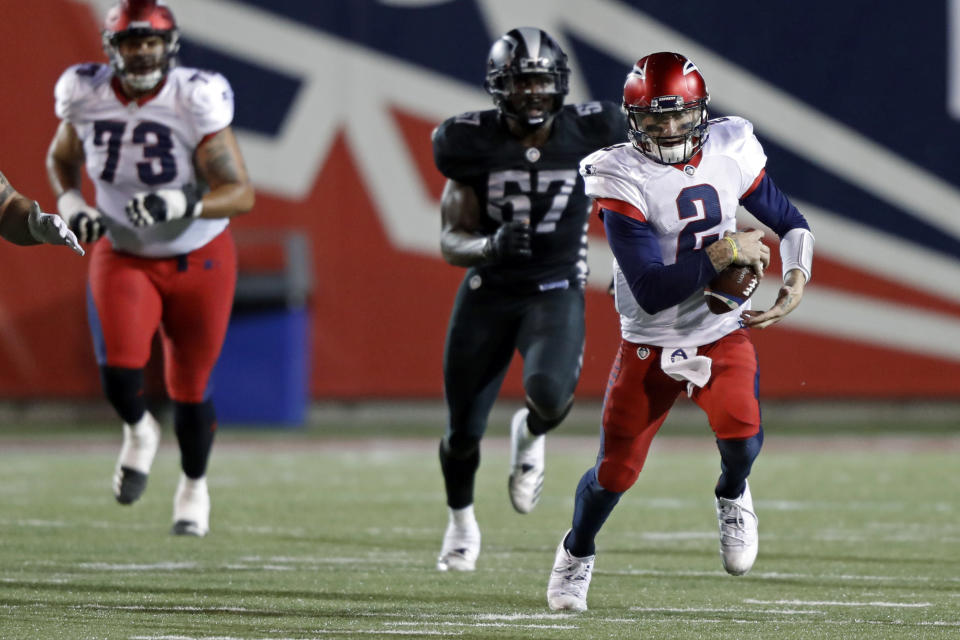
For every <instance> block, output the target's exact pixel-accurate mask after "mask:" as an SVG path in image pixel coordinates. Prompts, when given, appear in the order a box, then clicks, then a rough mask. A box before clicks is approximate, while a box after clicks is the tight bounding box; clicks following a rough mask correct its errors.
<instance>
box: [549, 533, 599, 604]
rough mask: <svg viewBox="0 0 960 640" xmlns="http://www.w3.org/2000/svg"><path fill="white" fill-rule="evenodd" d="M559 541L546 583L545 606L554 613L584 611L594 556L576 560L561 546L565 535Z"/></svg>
mask: <svg viewBox="0 0 960 640" xmlns="http://www.w3.org/2000/svg"><path fill="white" fill-rule="evenodd" d="M569 533H570V532H569V531H567V533H565V534H563V538H561V539H560V546H558V547H557V555H556V558H554V561H553V571H551V572H550V581H549V582H547V605H548V606H549V607H550V608H551V609H553V610H554V611H561V610H568V611H586V610H587V589H589V588H590V578H591V577H592V576H593V561H594V558H596V556H595V555H594V556H587V557H585V558H578V557H576V556H572V555H570V552H569V551H567V549H566V548H565V547H564V546H563V541H564V540H566V539H567V534H569Z"/></svg>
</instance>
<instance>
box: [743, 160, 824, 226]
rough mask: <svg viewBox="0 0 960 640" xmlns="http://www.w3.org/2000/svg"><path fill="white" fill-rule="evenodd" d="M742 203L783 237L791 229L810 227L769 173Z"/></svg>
mask: <svg viewBox="0 0 960 640" xmlns="http://www.w3.org/2000/svg"><path fill="white" fill-rule="evenodd" d="M740 204H742V205H743V206H744V208H745V209H746V210H747V211H749V212H750V213H752V214H753V215H754V217H755V218H756V219H757V220H759V221H760V222H762V223H763V224H765V225H767V226H768V227H770V228H771V229H773V232H774V233H776V234H777V235H778V236H780V237H781V238H782V237H783V236H784V235H786V233H787V231H790V230H791V229H796V228H801V229H807V230H809V229H810V225H809V224H807V219H806V218H804V217H803V214H802V213H800V212H799V211H798V210H797V208H796V207H795V206H793V204H791V202H790V201H789V200H787V196H785V195H784V194H783V192H782V191H780V189H779V188H778V187H777V185H775V184H774V183H773V179H772V178H770V176H769V174H764V175H763V178H761V180H760V184H758V185H757V188H756V189H754V190H753V191H752V192H751V193H750V195H748V196H747V197H746V198H743V199H742V200H741V201H740Z"/></svg>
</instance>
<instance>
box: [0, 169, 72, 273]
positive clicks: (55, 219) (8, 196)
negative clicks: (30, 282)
mask: <svg viewBox="0 0 960 640" xmlns="http://www.w3.org/2000/svg"><path fill="white" fill-rule="evenodd" d="M0 236H3V237H4V238H5V239H7V240H9V241H10V242H12V243H13V244H19V245H34V244H43V243H49V244H62V245H66V246H68V247H70V248H71V249H73V250H74V251H76V252H77V253H79V254H80V255H83V249H81V248H80V245H79V244H78V243H77V238H76V237H75V236H74V235H73V233H71V232H70V230H69V229H67V225H66V223H64V221H63V220H61V219H60V217H59V216H56V215H53V214H50V213H43V212H42V211H40V205H38V204H37V203H36V202H34V201H32V200H29V199H27V198H25V197H24V196H22V195H20V194H19V193H17V190H16V189H14V188H13V186H12V185H11V184H10V182H9V181H7V178H6V177H5V176H4V175H3V174H2V173H0Z"/></svg>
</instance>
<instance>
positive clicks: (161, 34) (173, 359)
mask: <svg viewBox="0 0 960 640" xmlns="http://www.w3.org/2000/svg"><path fill="white" fill-rule="evenodd" d="M103 46H104V50H105V52H106V53H107V55H108V57H109V59H110V64H109V65H102V64H82V65H76V66H73V67H70V68H69V69H67V70H66V71H65V72H64V74H63V75H62V76H61V77H60V80H59V81H58V82H57V86H56V90H55V95H56V112H57V116H58V117H59V118H60V119H61V122H60V126H59V128H58V129H57V132H56V134H55V136H54V138H53V141H52V142H51V144H50V150H49V152H48V154H47V170H48V175H49V178H50V183H51V186H52V187H53V190H54V192H55V193H56V195H57V206H58V209H59V212H60V215H62V216H63V218H64V219H65V220H66V221H67V223H68V224H69V226H70V229H72V230H73V231H74V232H75V233H76V234H77V236H78V237H79V238H80V240H81V241H82V242H95V243H96V244H95V245H94V246H93V250H92V255H91V264H90V272H89V288H88V297H89V301H90V303H89V304H88V305H87V307H88V313H89V321H90V329H91V332H92V334H93V342H94V349H95V351H96V356H97V362H98V364H99V366H100V377H101V382H102V384H103V389H104V392H105V395H106V396H107V399H108V400H109V401H110V403H111V405H112V406H113V407H114V409H115V410H116V411H117V413H118V414H119V416H120V417H121V418H122V419H123V422H124V425H123V446H122V448H121V451H120V456H119V458H118V460H117V464H116V469H115V471H114V477H113V491H114V495H115V496H116V499H117V501H118V502H120V503H121V504H131V503H133V502H134V501H136V500H137V499H138V498H139V497H140V496H141V494H142V493H143V490H144V489H145V487H146V482H147V476H148V474H149V472H150V466H151V464H152V463H153V458H154V455H155V454H156V451H157V445H158V442H159V438H160V425H159V423H158V422H157V420H156V419H155V418H154V417H153V416H152V415H150V413H149V412H148V411H147V409H146V405H145V401H144V395H143V370H144V367H145V366H146V364H147V360H148V359H149V357H150V344H151V341H152V338H153V335H154V334H155V333H156V331H157V329H158V328H159V329H160V332H161V338H162V342H163V351H164V365H165V368H164V377H165V383H166V387H167V392H168V394H169V396H170V398H171V400H172V401H173V406H174V430H175V432H176V436H177V441H178V444H179V448H180V463H181V467H182V470H183V474H182V475H181V478H180V482H179V485H178V487H177V490H176V493H175V495H174V508H173V522H174V525H173V533H174V534H180V535H196V536H203V535H206V533H207V531H208V530H209V514H210V498H209V493H208V490H207V483H206V470H207V462H208V460H209V456H210V449H211V446H212V444H213V435H214V431H215V429H216V416H215V413H214V408H213V404H212V401H211V399H210V396H209V390H208V389H207V383H208V380H209V377H210V373H211V371H212V369H213V366H214V364H215V363H216V360H217V358H218V356H219V354H220V348H221V346H222V345H223V339H224V336H225V334H226V330H227V323H228V321H229V317H230V309H231V306H232V304H233V293H234V288H235V285H236V276H237V273H236V251H235V247H234V244H233V239H232V236H231V234H230V232H229V230H228V228H227V225H228V224H229V218H231V217H233V216H235V215H238V214H242V213H245V212H247V211H249V210H250V209H251V208H252V207H253V202H254V192H253V187H252V186H251V184H250V181H249V178H248V176H247V172H246V169H245V167H244V164H243V158H242V156H241V154H240V150H239V147H238V146H237V142H236V139H235V138H234V135H233V132H232V131H231V129H230V123H231V121H232V119H233V93H232V91H231V89H230V85H229V83H228V82H227V80H226V79H225V78H224V77H223V76H221V75H220V74H218V73H215V72H209V71H200V70H197V69H190V68H184V67H175V66H174V60H175V55H176V53H177V49H178V46H179V45H178V32H177V25H176V22H175V20H174V17H173V14H172V12H171V11H170V9H169V8H168V7H167V6H166V5H164V4H163V3H162V2H157V0H123V1H122V2H121V3H120V4H118V5H116V6H114V7H113V8H112V9H110V11H109V12H108V13H107V16H106V21H105V26H104V31H103ZM84 164H86V169H87V174H88V176H89V177H90V179H91V180H92V181H93V183H94V186H95V187H96V206H90V205H89V204H88V203H87V202H86V201H85V199H84V197H83V195H82V193H81V191H80V187H81V177H80V168H81V167H82V166H83V165H84ZM101 236H102V238H101Z"/></svg>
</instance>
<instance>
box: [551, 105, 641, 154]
mask: <svg viewBox="0 0 960 640" xmlns="http://www.w3.org/2000/svg"><path fill="white" fill-rule="evenodd" d="M564 109H566V110H568V112H570V113H571V115H574V114H575V115H576V116H577V117H578V120H579V122H580V127H581V129H582V130H584V131H586V132H588V134H589V135H590V136H592V137H595V139H596V143H597V145H598V146H608V145H611V144H616V143H618V142H623V141H624V140H626V139H627V120H626V117H625V116H624V115H623V113H622V112H621V111H620V106H619V105H617V104H615V103H613V102H609V101H594V102H581V103H578V104H570V105H566V106H565V107H564Z"/></svg>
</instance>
